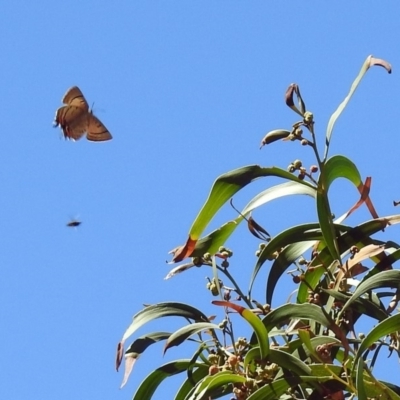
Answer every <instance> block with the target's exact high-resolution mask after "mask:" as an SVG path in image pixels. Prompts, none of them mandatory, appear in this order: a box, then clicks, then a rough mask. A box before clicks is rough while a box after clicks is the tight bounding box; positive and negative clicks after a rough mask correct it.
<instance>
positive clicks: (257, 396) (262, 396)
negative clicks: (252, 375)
mask: <svg viewBox="0 0 400 400" xmlns="http://www.w3.org/2000/svg"><path fill="white" fill-rule="evenodd" d="M327 379H331V378H330V377H327V378H321V377H312V376H310V377H309V376H300V377H297V376H295V377H287V378H281V379H278V380H276V381H274V382H271V383H269V384H268V385H265V386H263V387H262V388H260V389H258V390H257V391H255V392H254V393H253V394H251V395H250V396H249V397H248V398H247V400H276V399H279V398H280V396H282V395H283V394H284V393H285V392H286V391H287V390H288V389H289V388H292V387H295V386H297V385H299V384H302V383H304V382H312V383H314V384H318V383H320V382H323V381H325V380H327ZM312 386H313V385H312Z"/></svg>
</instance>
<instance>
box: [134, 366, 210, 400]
mask: <svg viewBox="0 0 400 400" xmlns="http://www.w3.org/2000/svg"><path fill="white" fill-rule="evenodd" d="M189 366H190V360H176V361H171V362H169V363H167V364H164V365H162V366H161V367H159V368H157V369H156V370H155V371H153V372H151V373H150V374H149V375H147V377H146V378H145V379H144V380H143V382H142V383H141V384H140V385H139V387H138V389H137V391H136V393H135V394H134V395H133V398H132V399H133V400H151V398H152V396H153V394H154V393H155V391H156V390H157V388H158V386H159V385H160V384H161V383H162V381H163V380H164V379H166V378H169V377H170V376H173V375H176V374H180V373H181V372H184V371H186V369H187V368H188V367H189ZM197 366H198V367H199V368H206V370H207V371H208V368H207V367H206V366H205V365H204V364H198V365H197Z"/></svg>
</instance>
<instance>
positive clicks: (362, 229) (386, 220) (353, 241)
mask: <svg viewBox="0 0 400 400" xmlns="http://www.w3.org/2000/svg"><path fill="white" fill-rule="evenodd" d="M399 222H400V215H392V216H388V217H381V218H376V219H373V220H369V221H366V222H364V223H362V224H360V225H359V226H356V227H354V228H350V227H345V226H344V225H340V229H341V230H343V232H345V233H343V234H342V235H341V236H340V237H339V238H338V246H339V252H340V253H341V254H342V253H344V252H345V251H347V250H348V249H349V248H350V247H351V246H353V245H358V244H362V245H364V246H365V245H368V244H371V243H374V241H373V240H372V239H371V238H370V236H371V235H373V234H374V233H377V232H379V231H381V230H383V229H385V228H386V227H387V226H388V225H395V224H398V223H399ZM332 261H333V259H332V256H331V254H330V252H329V250H328V248H327V247H325V248H323V249H322V250H321V251H320V253H319V254H318V256H317V257H316V258H314V260H313V261H312V262H311V265H310V266H312V267H316V268H314V269H310V268H309V269H308V270H307V271H306V276H305V280H306V281H307V283H308V285H310V286H311V287H312V288H315V287H316V285H317V284H318V282H319V279H320V277H321V276H322V275H323V274H324V272H325V269H324V268H323V267H322V266H321V267H319V268H317V267H318V266H319V265H324V266H325V267H326V268H327V267H328V266H329V265H330V264H331V263H332ZM307 290H308V286H307V285H306V284H305V283H303V282H302V283H301V284H300V286H299V291H298V294H297V302H298V303H304V302H305V301H306V298H307Z"/></svg>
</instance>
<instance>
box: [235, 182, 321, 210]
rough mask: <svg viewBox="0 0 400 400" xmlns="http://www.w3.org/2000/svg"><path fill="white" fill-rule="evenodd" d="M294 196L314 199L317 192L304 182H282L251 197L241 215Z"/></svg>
mask: <svg viewBox="0 0 400 400" xmlns="http://www.w3.org/2000/svg"><path fill="white" fill-rule="evenodd" d="M296 194H301V195H306V196H310V197H314V198H315V197H316V195H317V190H316V188H315V187H314V186H312V185H310V184H309V183H308V182H305V181H291V182H284V183H281V184H279V185H275V186H272V187H270V188H268V189H266V190H263V191H262V192H261V193H259V194H258V195H257V196H255V197H253V198H252V199H251V200H250V201H249V203H248V204H247V205H246V207H245V208H244V209H243V210H242V214H243V215H246V214H248V213H249V212H251V211H253V210H255V209H256V208H258V207H260V206H262V205H264V204H266V203H268V202H270V201H271V200H275V199H279V198H281V197H284V196H291V195H296Z"/></svg>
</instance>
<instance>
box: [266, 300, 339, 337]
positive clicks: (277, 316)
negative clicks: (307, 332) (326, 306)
mask: <svg viewBox="0 0 400 400" xmlns="http://www.w3.org/2000/svg"><path fill="white" fill-rule="evenodd" d="M295 318H301V319H306V320H313V321H316V322H319V323H320V324H321V325H323V326H325V327H329V325H330V324H331V321H329V319H328V318H327V316H326V315H325V314H324V313H323V312H322V310H321V307H318V306H316V305H315V304H284V305H283V306H280V307H278V308H275V310H273V311H271V312H270V313H269V314H268V315H266V316H265V317H264V319H263V320H262V323H263V324H264V326H265V327H266V329H267V331H270V330H271V329H272V328H274V327H276V326H279V325H280V324H282V323H286V322H287V321H288V320H292V319H295Z"/></svg>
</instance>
